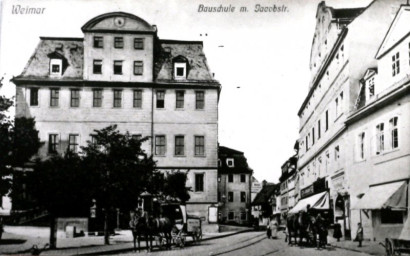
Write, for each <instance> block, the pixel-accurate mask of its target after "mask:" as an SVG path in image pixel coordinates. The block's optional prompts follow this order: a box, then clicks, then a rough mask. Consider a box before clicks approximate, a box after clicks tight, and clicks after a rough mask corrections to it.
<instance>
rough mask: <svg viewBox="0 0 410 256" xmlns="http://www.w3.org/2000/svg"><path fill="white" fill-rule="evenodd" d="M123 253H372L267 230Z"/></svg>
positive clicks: (253, 255) (257, 255)
mask: <svg viewBox="0 0 410 256" xmlns="http://www.w3.org/2000/svg"><path fill="white" fill-rule="evenodd" d="M122 255H170V256H171V255H195V256H202V255H232V256H234V255H246V256H265V255H288V256H289V255H308V256H309V255H312V256H313V255H369V254H365V253H363V252H354V251H350V250H344V249H339V248H335V247H333V246H328V248H327V249H322V250H317V249H316V248H310V247H309V248H308V247H298V246H288V245H287V243H285V241H284V237H283V234H280V237H279V238H278V239H276V240H269V239H267V237H266V234H265V233H264V232H248V233H241V234H237V235H234V236H230V237H225V238H220V239H215V240H208V241H203V242H201V243H200V244H199V245H188V246H187V247H185V248H182V249H180V248H175V247H174V248H173V249H172V250H168V251H158V249H155V250H154V252H152V253H146V252H141V253H134V252H128V253H124V254H122Z"/></svg>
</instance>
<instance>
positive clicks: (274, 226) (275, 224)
mask: <svg viewBox="0 0 410 256" xmlns="http://www.w3.org/2000/svg"><path fill="white" fill-rule="evenodd" d="M269 227H270V230H271V237H272V238H274V239H276V238H278V222H277V221H276V218H275V217H274V216H273V215H272V216H271V219H270V223H269Z"/></svg>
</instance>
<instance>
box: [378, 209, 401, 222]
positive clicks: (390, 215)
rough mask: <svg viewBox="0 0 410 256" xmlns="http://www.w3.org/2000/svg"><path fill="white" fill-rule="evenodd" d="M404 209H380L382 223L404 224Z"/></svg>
mask: <svg viewBox="0 0 410 256" xmlns="http://www.w3.org/2000/svg"><path fill="white" fill-rule="evenodd" d="M403 213H404V212H403V211H392V210H390V209H382V210H380V215H381V216H380V217H381V223H382V224H402V223H403Z"/></svg>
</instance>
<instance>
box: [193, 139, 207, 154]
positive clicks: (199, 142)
mask: <svg viewBox="0 0 410 256" xmlns="http://www.w3.org/2000/svg"><path fill="white" fill-rule="evenodd" d="M195 155H196V156H204V155H205V137H204V136H195Z"/></svg>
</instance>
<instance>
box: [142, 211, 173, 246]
mask: <svg viewBox="0 0 410 256" xmlns="http://www.w3.org/2000/svg"><path fill="white" fill-rule="evenodd" d="M173 227H174V225H173V223H172V222H171V220H170V219H169V218H167V217H161V218H154V217H150V218H148V229H149V231H150V234H151V235H157V236H159V237H164V238H165V240H166V247H167V248H168V249H170V248H171V240H172V235H171V232H172V228H173ZM160 242H161V243H162V241H160Z"/></svg>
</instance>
